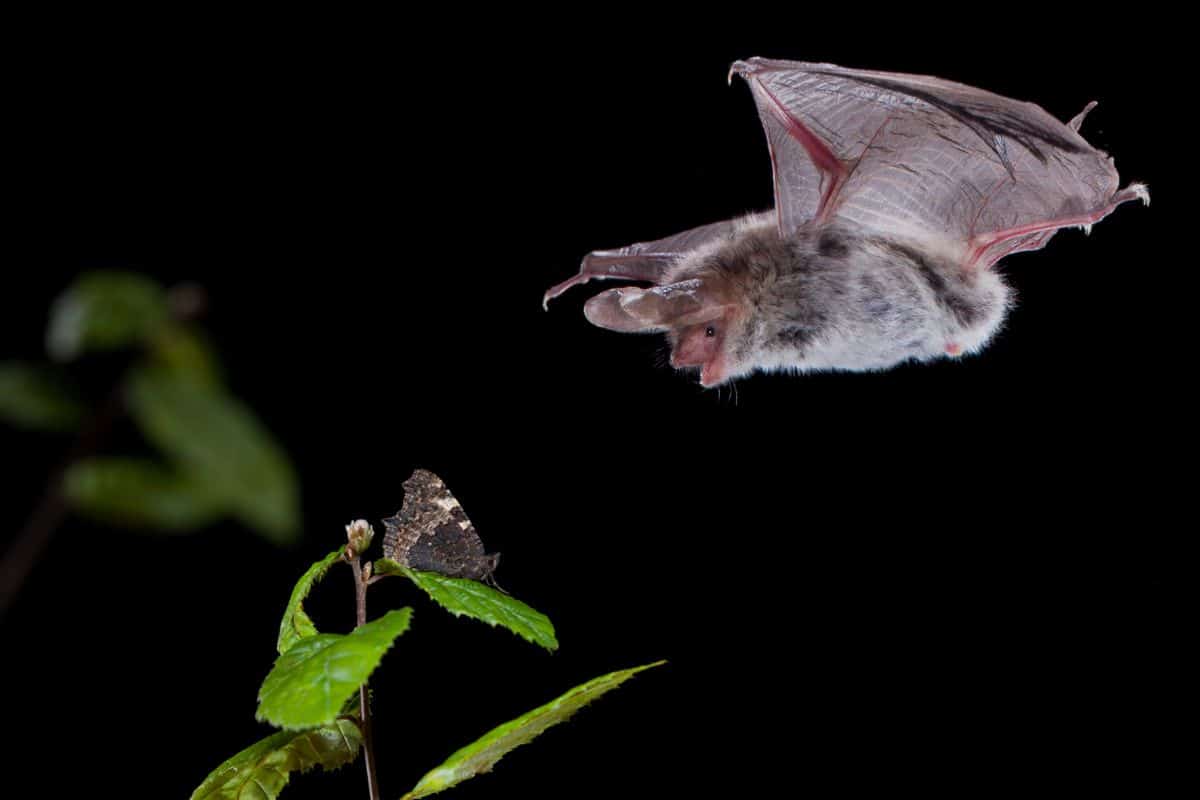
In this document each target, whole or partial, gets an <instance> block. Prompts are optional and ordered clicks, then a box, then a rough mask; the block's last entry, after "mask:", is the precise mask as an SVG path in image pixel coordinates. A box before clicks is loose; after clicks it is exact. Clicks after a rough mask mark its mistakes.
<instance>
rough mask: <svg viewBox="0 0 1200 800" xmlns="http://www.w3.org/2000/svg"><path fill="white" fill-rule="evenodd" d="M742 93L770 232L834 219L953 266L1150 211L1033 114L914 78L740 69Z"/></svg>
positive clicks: (1095, 153) (1096, 158)
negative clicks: (772, 226) (763, 157)
mask: <svg viewBox="0 0 1200 800" xmlns="http://www.w3.org/2000/svg"><path fill="white" fill-rule="evenodd" d="M735 74H736V75H739V76H740V77H742V78H743V79H744V80H746V81H747V83H749V85H750V88H751V91H752V93H753V95H754V100H755V103H756V104H757V106H758V111H759V116H760V118H761V120H762V123H763V128H764V131H765V133H766V136H767V142H768V146H769V148H770V153H771V160H772V164H773V165H774V176H775V201H776V205H775V210H776V214H777V223H778V226H779V233H780V235H781V236H783V237H787V236H790V235H792V234H793V233H794V232H795V231H796V230H797V229H798V228H800V227H801V226H803V225H805V224H809V223H811V222H814V221H815V222H816V223H818V224H820V223H824V222H827V221H830V220H832V219H834V218H837V219H840V220H847V221H850V222H852V223H856V224H857V225H859V226H861V227H862V228H863V229H865V230H867V231H868V232H871V233H877V234H882V235H885V236H890V237H900V238H910V239H915V240H919V241H927V240H930V239H934V240H940V242H941V243H942V244H944V246H945V247H946V248H947V249H948V250H950V251H951V252H952V253H953V254H954V256H955V257H956V258H958V259H959V260H960V261H961V263H962V265H963V267H964V268H966V269H972V268H975V267H976V266H982V267H988V266H991V265H992V264H994V263H995V262H996V261H998V260H999V259H1000V258H1002V257H1003V256H1005V255H1008V254H1009V253H1013V252H1017V251H1020V250H1034V249H1038V248H1040V247H1042V246H1044V245H1045V244H1046V242H1047V241H1049V239H1050V237H1051V236H1053V234H1054V232H1055V231H1057V230H1058V229H1060V228H1064V227H1088V226H1090V225H1092V224H1093V223H1095V222H1098V221H1100V220H1101V219H1103V218H1104V217H1105V216H1107V215H1108V214H1109V213H1111V212H1112V210H1113V209H1114V208H1116V206H1118V205H1119V204H1121V203H1123V202H1126V201H1128V200H1133V199H1141V200H1143V201H1145V202H1148V201H1149V193H1148V192H1147V190H1146V188H1145V187H1144V186H1143V185H1141V184H1132V185H1130V186H1129V187H1127V188H1126V189H1123V190H1120V191H1118V190H1117V185H1118V176H1117V171H1116V168H1115V167H1114V166H1113V161H1112V159H1111V158H1110V157H1109V156H1107V155H1106V154H1105V153H1103V152H1101V151H1099V150H1097V149H1095V148H1093V147H1092V146H1091V145H1090V144H1088V143H1087V141H1086V140H1085V139H1084V138H1083V137H1082V136H1081V135H1080V134H1079V132H1078V128H1079V124H1080V123H1081V122H1082V121H1083V116H1084V115H1085V114H1086V113H1087V111H1089V110H1090V109H1091V108H1092V105H1089V106H1088V108H1086V109H1084V111H1083V112H1082V113H1080V114H1079V115H1077V116H1076V117H1075V118H1073V119H1072V120H1071V121H1070V122H1069V123H1066V124H1064V123H1062V122H1059V121H1058V120H1056V119H1055V118H1054V117H1052V116H1051V115H1050V114H1049V113H1047V112H1046V111H1044V110H1043V109H1041V108H1040V107H1038V106H1036V105H1034V104H1033V103H1025V102H1021V101H1018V100H1012V99H1010V98H1007V97H1001V96H1000V95H996V94H992V93H991V92H987V91H984V90H982V89H976V88H974V87H971V86H966V85H964V84H960V83H955V82H952V81H946V80H942V79H940V78H934V77H929V76H922V75H905V74H900V73H891V72H872V71H867V70H854V69H846V68H843V67H838V66H834V65H832V64H808V63H802V62H792V61H772V60H767V59H761V58H752V59H749V60H748V61H738V62H736V63H734V65H733V67H732V68H731V70H730V77H731V78H732V76H733V75H735Z"/></svg>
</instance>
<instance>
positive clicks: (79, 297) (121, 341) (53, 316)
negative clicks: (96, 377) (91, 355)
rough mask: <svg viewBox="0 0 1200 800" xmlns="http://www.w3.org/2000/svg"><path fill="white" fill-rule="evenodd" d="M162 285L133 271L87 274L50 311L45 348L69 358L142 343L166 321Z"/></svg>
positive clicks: (71, 286) (59, 359) (62, 295)
mask: <svg viewBox="0 0 1200 800" xmlns="http://www.w3.org/2000/svg"><path fill="white" fill-rule="evenodd" d="M167 316H168V308H167V295H166V292H165V291H164V290H163V288H162V286H160V285H159V284H157V283H155V282H154V281H153V280H151V279H150V278H147V277H146V276H144V275H138V274H136V273H132V272H89V273H87V274H84V275H82V276H81V277H79V278H78V279H77V280H76V281H75V282H74V283H73V284H71V285H70V286H69V287H68V288H67V289H66V291H64V292H63V293H62V294H61V295H59V296H58V299H56V300H55V301H54V305H53V306H52V307H51V309H50V326H49V328H48V330H47V331H46V348H47V349H48V350H49V351H50V355H51V357H52V358H54V359H56V360H58V361H69V360H71V359H74V358H76V357H78V356H80V355H82V354H84V353H88V352H92V351H96V350H115V349H118V348H121V347H129V346H131V345H135V344H139V343H141V342H142V341H145V339H146V338H147V337H148V336H150V335H151V334H152V333H154V331H155V330H156V329H157V328H158V326H159V325H161V324H162V323H163V322H164V321H166V319H167Z"/></svg>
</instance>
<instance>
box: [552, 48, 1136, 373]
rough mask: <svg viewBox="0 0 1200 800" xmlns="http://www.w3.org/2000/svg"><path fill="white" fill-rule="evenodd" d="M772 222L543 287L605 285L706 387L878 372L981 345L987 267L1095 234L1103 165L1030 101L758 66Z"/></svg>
mask: <svg viewBox="0 0 1200 800" xmlns="http://www.w3.org/2000/svg"><path fill="white" fill-rule="evenodd" d="M734 75H737V76H739V77H741V78H743V79H744V80H745V81H746V82H747V83H748V84H749V86H750V89H751V91H752V93H753V95H754V100H755V103H756V105H757V106H758V113H759V117H760V118H761V120H762V124H763V128H764V130H765V132H766V136H767V145H768V148H769V150H770V155H771V165H772V167H773V169H774V177H775V208H774V210H773V211H769V212H765V213H761V214H754V215H750V216H747V217H741V218H737V219H731V220H726V221H724V222H716V223H712V224H709V225H704V226H701V227H699V228H694V229H692V230H688V231H684V232H683V233H679V234H676V235H674V236H668V237H666V238H665V239H659V240H657V241H653V242H642V243H638V244H631V245H628V246H627V247H622V248H619V249H616V250H598V251H596V252H593V253H591V254H589V255H588V256H586V257H585V258H584V259H583V264H582V266H581V267H580V270H579V274H578V275H575V276H574V277H572V278H570V279H569V280H566V281H564V282H563V283H560V284H558V285H557V286H554V287H553V288H551V289H550V290H549V291H547V292H546V294H545V297H544V298H543V305H545V304H546V303H548V302H549V300H550V299H551V298H554V297H557V296H558V295H560V294H562V293H563V292H565V291H566V290H567V289H569V288H570V287H572V286H575V285H577V284H581V283H586V282H588V281H590V280H592V279H597V278H603V279H612V280H621V281H626V282H643V283H649V284H651V285H650V286H649V287H646V288H638V287H634V286H621V287H619V288H615V289H609V290H608V291H605V292H602V293H601V294H599V295H596V296H595V297H593V298H591V299H590V300H589V301H588V302H587V303H586V305H585V306H584V314H585V315H586V317H587V319H588V321H590V322H591V323H592V324H593V325H598V326H600V327H602V328H607V329H609V330H614V331H623V332H631V333H642V332H647V333H648V332H661V333H666V335H667V338H668V341H669V343H670V345H671V365H672V366H674V367H676V368H680V369H686V368H692V369H694V368H699V370H700V383H701V384H702V385H704V386H716V385H718V384H721V383H723V382H725V381H728V380H730V379H733V378H737V377H739V376H742V375H747V374H749V373H751V372H754V371H756V370H763V371H770V370H791V371H797V372H807V371H813V370H856V371H862V370H883V369H888V368H890V367H893V366H896V365H897V364H901V363H903V362H906V361H929V360H932V359H936V358H943V357H959V356H962V355H964V354H968V353H976V352H978V351H980V350H982V349H983V348H984V347H985V346H986V345H987V343H988V341H989V340H990V339H991V338H992V337H993V336H994V335H995V333H996V331H997V330H999V329H1000V326H1001V325H1002V324H1003V322H1004V318H1005V315H1006V313H1007V311H1008V309H1009V308H1010V307H1011V305H1012V303H1013V294H1012V290H1011V289H1010V288H1009V287H1008V286H1007V285H1006V284H1005V282H1004V280H1003V278H1002V277H1001V276H1000V274H999V273H998V272H997V270H996V269H995V267H996V264H997V263H998V262H999V261H1000V260H1001V259H1002V258H1004V257H1005V256H1007V255H1009V254H1010V253H1016V252H1019V251H1022V250H1037V249H1039V248H1041V247H1043V246H1044V245H1045V244H1046V242H1048V241H1049V240H1050V237H1052V236H1053V235H1054V233H1055V232H1056V231H1057V230H1059V229H1060V228H1071V227H1081V228H1083V229H1085V230H1090V228H1091V226H1092V224H1094V223H1096V222H1098V221H1100V220H1101V219H1103V218H1104V217H1106V216H1107V215H1108V214H1109V213H1111V212H1112V211H1113V209H1115V208H1116V207H1117V206H1118V205H1120V204H1121V203H1124V202H1126V201H1128V200H1134V199H1141V200H1143V201H1144V202H1146V203H1149V202H1150V194H1149V191H1148V190H1147V188H1146V187H1145V186H1144V185H1143V184H1139V183H1134V184H1130V185H1129V186H1127V187H1126V188H1124V189H1120V190H1118V188H1117V187H1118V177H1117V171H1116V168H1115V167H1114V166H1113V161H1112V158H1110V157H1109V156H1108V155H1106V154H1105V153H1103V152H1101V151H1099V150H1097V149H1095V148H1094V147H1092V146H1091V145H1089V144H1088V143H1087V141H1085V140H1084V138H1083V137H1082V136H1081V135H1080V134H1079V126H1080V125H1081V124H1082V122H1083V119H1084V117H1085V116H1086V115H1087V113H1088V112H1089V111H1091V110H1092V108H1094V107H1095V105H1096V103H1095V102H1092V103H1089V104H1088V105H1087V107H1086V108H1084V109H1083V111H1081V112H1080V113H1079V114H1078V115H1076V116H1075V117H1074V118H1073V119H1071V121H1070V122H1067V123H1066V124H1063V123H1061V122H1059V121H1058V120H1056V119H1055V118H1054V117H1052V116H1050V114H1048V113H1046V112H1045V111H1044V110H1042V109H1041V108H1040V107H1038V106H1036V105H1034V104H1032V103H1023V102H1020V101H1017V100H1011V99H1009V98H1007V97H1001V96H999V95H995V94H992V93H990V92H986V91H983V90H982V89H975V88H973V87H970V86H966V85H963V84H960V83H954V82H952V81H946V80H942V79H940V78H933V77H928V76H922V75H904V74H900V73H892V72H871V71H867V70H856V69H845V68H843V67H838V66H834V65H832V64H806V63H800V62H794V61H771V60H766V59H761V58H752V59H750V60H748V61H738V62H736V63H734V64H733V66H732V68H731V69H730V72H729V80H730V82H732V80H733V76H734Z"/></svg>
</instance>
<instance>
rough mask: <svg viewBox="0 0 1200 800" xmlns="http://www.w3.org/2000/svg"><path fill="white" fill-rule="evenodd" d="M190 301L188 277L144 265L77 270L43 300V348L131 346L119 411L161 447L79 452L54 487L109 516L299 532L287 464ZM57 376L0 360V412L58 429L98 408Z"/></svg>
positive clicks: (62, 357) (56, 352) (54, 352)
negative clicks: (181, 279) (239, 394)
mask: <svg viewBox="0 0 1200 800" xmlns="http://www.w3.org/2000/svg"><path fill="white" fill-rule="evenodd" d="M181 298H182V299H183V301H184V302H182V303H181V302H180V299H181ZM200 305H202V293H201V292H199V290H198V289H196V288H195V287H192V288H189V289H186V290H184V291H182V292H181V291H177V290H172V291H171V292H168V291H167V290H166V289H165V288H164V287H162V286H161V285H159V284H158V283H157V282H155V281H154V280H152V279H151V278H148V277H146V276H144V275H139V274H136V273H129V272H115V271H104V272H91V273H85V274H83V275H81V276H80V277H79V278H78V279H76V280H75V282H74V283H72V284H71V285H70V286H69V287H68V288H67V289H66V290H65V291H64V292H63V293H62V294H61V295H60V296H59V297H58V299H56V300H55V301H54V304H53V306H52V308H51V310H50V324H49V328H48V330H47V332H46V346H47V349H48V351H49V354H50V357H51V358H52V359H53V360H55V361H59V362H64V363H72V364H73V363H74V362H76V361H78V360H79V359H80V358H81V357H83V356H86V355H88V354H91V353H97V352H106V351H114V350H121V349H125V350H129V351H131V353H132V356H133V360H132V363H131V365H130V366H128V367H127V368H126V369H125V371H124V372H123V373H122V374H121V376H120V377H119V381H120V386H119V387H118V389H119V392H118V394H119V395H120V397H121V399H122V400H123V401H124V403H125V405H124V407H123V408H122V410H124V411H127V412H129V413H130V414H131V415H132V416H133V419H134V421H135V422H136V423H137V424H138V427H139V428H140V429H141V431H142V433H143V435H145V437H146V439H147V440H148V441H149V442H150V443H151V444H152V445H154V447H155V448H157V449H158V450H159V451H160V452H161V453H162V455H163V459H162V460H161V461H157V460H151V459H145V458H142V459H137V460H134V459H129V458H119V457H94V456H93V454H92V453H90V452H89V453H88V454H87V455H88V456H89V458H88V459H87V460H84V461H79V462H76V463H74V464H72V465H69V466H68V468H67V471H66V474H65V476H64V485H63V489H64V495H65V496H66V498H67V499H68V500H69V501H70V502H71V504H72V506H73V507H74V508H75V509H76V510H77V511H79V512H81V513H84V514H87V515H88V516H91V517H94V518H96V519H99V520H101V521H104V522H108V523H112V524H116V525H127V526H133V527H138V528H143V529H147V530H160V531H168V532H182V531H189V530H195V529H197V528H200V527H202V526H204V525H207V524H210V523H212V522H214V521H216V520H219V519H222V518H226V517H232V518H234V519H237V520H238V521H240V522H242V523H243V524H245V525H246V526H247V527H249V528H251V529H253V530H254V531H256V532H258V533H259V534H261V535H262V536H264V537H265V538H267V539H269V540H270V541H272V542H275V543H277V544H286V543H289V542H292V541H294V540H295V539H296V538H297V537H298V536H299V533H300V508H299V488H298V484H297V479H296V474H295V470H294V469H293V468H292V465H291V463H290V462H289V461H288V458H287V456H286V454H285V453H284V452H283V450H282V448H280V446H279V445H278V444H277V443H276V442H275V440H274V439H273V438H272V436H271V435H270V433H269V432H268V431H267V430H266V428H265V427H264V426H263V424H262V423H261V422H260V421H259V419H258V418H257V417H256V416H255V414H254V413H253V412H252V411H251V410H250V408H248V407H247V406H246V405H245V404H244V403H242V402H241V401H240V400H238V399H237V398H236V397H234V396H233V395H232V394H231V393H230V392H229V391H228V390H227V389H226V388H225V387H224V385H223V382H222V376H221V367H220V363H219V360H218V358H217V355H216V353H215V352H214V351H213V348H212V347H211V345H210V344H209V343H208V341H207V339H206V338H205V336H204V335H203V333H202V332H201V331H200V329H199V327H198V326H197V324H196V323H195V321H194V320H192V319H191V316H192V314H193V313H194V312H195V310H196V309H197V308H198V307H199V306H200ZM181 309H182V312H181ZM66 386H67V383H66V382H65V380H63V379H60V378H59V377H58V376H56V375H52V374H51V373H50V371H49V370H48V368H45V367H42V366H39V365H28V364H18V363H5V364H0V420H4V421H7V422H9V423H10V424H13V425H17V426H19V427H22V428H27V429H35V430H50V431H66V430H73V429H76V428H78V427H79V426H80V425H81V423H82V421H83V420H84V419H86V418H87V417H88V416H89V413H91V414H92V415H94V416H96V417H97V418H101V417H102V416H103V414H104V413H105V412H102V411H99V410H95V411H91V412H89V410H88V408H87V405H86V404H85V403H84V402H83V401H81V400H79V399H78V398H77V397H76V396H75V394H73V393H72V392H71V391H69V390H68V389H67V388H66ZM102 404H103V401H97V402H95V403H94V405H97V406H100V405H102Z"/></svg>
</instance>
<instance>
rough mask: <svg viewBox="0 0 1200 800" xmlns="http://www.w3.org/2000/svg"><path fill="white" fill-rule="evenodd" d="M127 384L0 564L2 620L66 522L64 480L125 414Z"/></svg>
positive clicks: (94, 421) (111, 398) (56, 475)
mask: <svg viewBox="0 0 1200 800" xmlns="http://www.w3.org/2000/svg"><path fill="white" fill-rule="evenodd" d="M124 397H125V381H124V376H122V379H120V380H118V381H117V382H116V384H115V385H114V386H113V388H112V389H111V390H110V391H109V393H108V396H107V397H106V398H105V399H104V404H103V405H102V406H101V407H100V410H99V411H97V412H96V414H95V415H94V416H93V417H92V418H91V419H90V420H89V421H88V423H87V425H86V427H84V429H83V432H82V433H80V434H79V437H78V438H76V440H75V443H74V444H73V445H72V446H71V450H70V452H68V453H67V455H66V457H65V458H64V459H63V460H62V463H61V464H60V465H59V466H58V468H57V469H55V470H54V472H53V473H51V475H50V479H49V480H48V481H47V482H46V488H45V490H43V492H42V498H41V500H39V501H38V504H37V506H36V507H35V508H34V511H33V513H32V514H31V515H30V516H29V520H28V521H27V522H26V523H25V527H23V528H21V531H20V533H18V534H17V536H16V538H15V539H13V543H12V546H11V547H10V548H9V549H8V552H7V553H5V554H4V559H3V560H2V561H0V618H2V617H3V616H4V613H5V612H6V611H7V610H8V608H9V606H10V605H12V602H13V600H15V599H16V597H17V595H18V594H19V593H20V592H21V587H22V586H24V585H25V579H26V578H28V577H29V573H30V572H32V571H33V567H34V565H35V564H36V563H37V562H38V559H40V558H41V556H42V553H43V552H44V551H45V549H46V545H48V544H49V543H50V540H51V539H52V538H54V532H55V531H57V530H58V527H59V526H60V525H62V523H63V520H65V519H66V518H67V512H68V511H69V510H70V507H69V505H68V503H67V498H66V496H65V495H64V494H63V478H64V477H65V476H66V474H67V470H68V469H70V467H71V465H72V464H74V463H75V462H76V461H79V460H81V459H84V458H87V457H88V456H90V455H91V454H92V453H94V452H96V451H97V450H99V449H100V446H101V445H102V444H103V443H104V440H105V439H107V438H108V433H109V431H110V430H112V427H113V424H114V423H115V422H116V421H117V419H118V418H119V417H120V416H121V414H122V413H123V411H124Z"/></svg>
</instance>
